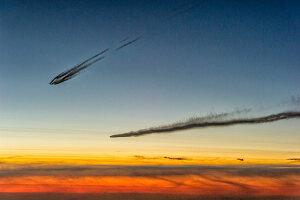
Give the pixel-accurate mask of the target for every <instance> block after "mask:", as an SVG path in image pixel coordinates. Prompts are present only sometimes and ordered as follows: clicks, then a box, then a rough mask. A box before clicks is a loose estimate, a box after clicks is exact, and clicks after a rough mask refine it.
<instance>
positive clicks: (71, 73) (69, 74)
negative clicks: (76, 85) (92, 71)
mask: <svg viewBox="0 0 300 200" xmlns="http://www.w3.org/2000/svg"><path fill="white" fill-rule="evenodd" d="M108 50H109V49H105V50H103V51H101V52H100V53H97V54H96V55H94V56H92V57H90V58H88V59H86V60H85V61H83V62H81V63H79V64H78V65H76V66H74V67H72V68H71V69H69V70H67V71H65V72H62V73H60V74H59V75H57V76H56V77H55V78H54V79H52V80H51V81H50V83H49V84H50V85H57V84H60V83H62V82H65V81H67V80H70V79H72V78H74V77H75V76H76V75H78V73H79V72H80V71H82V70H83V69H85V68H87V67H89V66H90V65H92V64H94V63H95V62H97V61H99V60H101V59H103V58H104V56H101V57H99V58H97V57H98V56H100V55H102V54H104V53H105V52H106V51H108ZM95 58H97V59H95ZM93 59H95V60H93ZM90 61H91V62H90Z"/></svg>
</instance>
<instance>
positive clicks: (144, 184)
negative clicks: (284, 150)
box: [0, 164, 300, 199]
mask: <svg viewBox="0 0 300 200" xmlns="http://www.w3.org/2000/svg"><path fill="white" fill-rule="evenodd" d="M0 167H1V171H0V188H1V189H2V192H5V191H6V192H9V191H10V192H11V191H18V192H23V191H26V192H28V191H32V192H67V193H72V192H74V193H81V192H85V193H87V192H94V193H109V192H113V193H119V192H126V193H128V192H139V193H144V194H145V193H169V194H170V193H171V194H175V193H177V194H202V195H203V194H205V195H210V196H215V195H232V194H233V193H234V194H238V195H250V194H251V195H256V196H257V195H270V194H271V195H300V193H299V190H297V188H299V187H300V182H299V180H300V166H299V165H293V166H291V165H243V167H241V166H203V165H197V166H183V165H176V166H170V165H169V166H168V165H164V166H159V165H157V166H107V165H106V166H101V165H94V166H92V165H82V166H77V165H68V166H67V165H65V166H63V165H61V166H55V165H32V164H31V165H29V164H27V165H20V166H18V165H15V166H7V167H3V166H0ZM257 180H259V181H257ZM116 183H117V184H116ZM270 183H271V185H270ZM0 195H1V192H0ZM4 199H6V198H4Z"/></svg>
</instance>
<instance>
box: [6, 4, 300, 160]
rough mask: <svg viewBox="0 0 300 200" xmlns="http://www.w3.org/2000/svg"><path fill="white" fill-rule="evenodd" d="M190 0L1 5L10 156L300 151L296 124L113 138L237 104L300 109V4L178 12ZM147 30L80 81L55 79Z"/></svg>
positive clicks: (230, 155)
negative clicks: (298, 100)
mask: <svg viewBox="0 0 300 200" xmlns="http://www.w3.org/2000/svg"><path fill="white" fill-rule="evenodd" d="M184 2H188V1H173V0H172V1H170V0H169V1H121V0H120V1H30V2H28V1H1V3H0V13H1V18H0V44H1V45H0V60H1V65H0V66H1V67H0V110H1V114H0V137H1V140H0V146H1V147H0V155H1V156H2V157H3V158H4V157H9V156H31V157H35V156H36V157H47V156H54V157H59V156H66V155H68V156H75V157H76V156H79V157H81V156H83V155H84V156H89V157H95V156H96V157H103V158H105V159H106V158H108V159H111V158H112V157H113V158H114V159H119V157H126V158H128V157H129V158H130V159H131V160H132V159H133V160H135V157H134V156H135V155H142V156H150V157H151V156H152V157H153V156H154V157H157V156H158V157H160V158H161V157H163V156H179V157H180V156H185V157H192V158H197V159H202V160H203V158H207V159H208V161H207V162H208V163H210V162H211V163H215V161H213V160H214V159H215V158H218V159H220V160H221V161H220V163H222V164H224V163H225V164H226V163H229V164H231V163H238V162H239V161H236V158H237V157H246V158H249V159H250V160H251V159H252V161H251V162H253V163H260V162H263V163H273V162H275V163H278V162H279V163H281V162H283V163H286V162H292V161H286V159H287V158H291V157H300V148H299V147H300V135H299V130H300V126H299V122H298V120H296V119H294V120H289V121H281V122H276V123H272V124H263V125H262V124H260V125H249V126H248V125H247V126H234V127H225V128H208V129H194V130H187V131H180V132H176V133H172V134H162V135H151V136H147V137H140V138H120V139H117V138H116V139H110V138H109V135H111V134H117V133H122V132H128V131H131V130H138V129H141V128H147V127H151V126H156V125H161V124H166V123H172V122H174V121H180V120H182V119H186V118H188V117H192V116H203V115H206V114H209V113H211V112H214V113H220V112H230V111H232V110H234V109H236V108H253V112H254V114H255V115H263V114H266V113H274V112H278V111H284V110H295V109H298V108H299V105H298V108H297V105H291V104H290V103H289V100H290V98H291V96H293V95H294V96H299V95H300V91H299V85H300V78H299V77H300V68H299V64H300V57H299V52H300V37H299V35H300V12H299V6H300V3H299V2H298V1H264V2H261V1H252V0H251V1H243V2H240V1H202V3H201V4H200V5H199V7H197V8H195V9H193V10H191V11H190V12H187V13H185V14H183V15H178V16H175V17H172V18H169V16H170V15H171V14H172V9H174V8H177V7H178V6H180V5H181V4H182V3H184ZM194 2H197V1H194ZM192 3H193V2H191V4H192ZM140 35H141V36H142V37H141V39H140V40H138V41H137V42H135V43H133V44H132V45H130V46H127V47H125V48H123V49H122V50H120V51H111V52H110V53H109V54H108V56H107V57H106V58H105V59H103V60H102V61H99V62H97V63H96V64H94V65H92V66H91V67H89V68H88V69H86V70H85V71H84V72H83V73H81V74H80V75H79V76H77V77H75V78H74V79H72V80H69V81H67V82H64V83H62V84H60V85H55V86H53V85H49V84H48V83H49V82H50V80H51V79H52V78H54V77H55V76H56V75H57V74H59V73H60V72H62V71H64V70H66V69H69V68H71V67H72V66H74V65H75V64H78V63H80V62H81V61H83V60H85V59H86V58H88V57H90V56H92V55H94V54H96V53H97V52H99V51H101V50H103V49H105V48H116V47H118V46H119V45H120V44H122V42H121V41H122V40H123V39H124V38H126V37H128V36H129V37H130V38H132V39H134V38H136V37H137V36H140ZM32 159H34V158H32ZM210 159H212V160H210ZM256 159H260V160H259V161H258V160H256ZM246 160H247V159H246ZM274 160H275V161H274ZM11 162H13V161H11ZM20 162H21V161H20ZM24 162H25V161H24ZM122 162H125V161H122V160H121V161H118V163H119V164H120V163H122ZM163 162H164V161H163ZM166 162H167V161H166ZM168 162H169V161H168ZM150 163H151V162H150ZM154 163H155V162H154ZM196 163H201V161H199V162H198V161H197V162H196ZM204 163H206V161H205V162H204ZM126 164H128V162H127V163H126ZM129 164H130V163H129Z"/></svg>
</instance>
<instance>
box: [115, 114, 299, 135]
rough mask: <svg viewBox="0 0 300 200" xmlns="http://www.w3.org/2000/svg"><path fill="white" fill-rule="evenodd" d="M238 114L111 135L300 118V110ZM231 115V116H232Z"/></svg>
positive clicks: (215, 116) (144, 133) (221, 115)
mask: <svg viewBox="0 0 300 200" xmlns="http://www.w3.org/2000/svg"><path fill="white" fill-rule="evenodd" d="M234 114H236V113H235V112H233V113H222V114H217V115H209V116H206V117H199V118H191V119H189V120H187V121H184V122H180V123H174V124H171V125H165V126H159V127H151V128H147V129H141V130H138V131H131V132H128V133H122V134H116V135H111V136H110V137H111V138H116V137H136V136H142V135H149V134H153V133H165V132H175V131H180V130H187V129H193V128H206V127H223V126H233V125H239V124H240V125H241V124H261V123H270V122H275V121H279V120H284V119H292V118H300V112H282V113H277V114H272V115H267V116H262V117H253V118H242V117H239V118H233V117H232V116H234ZM230 117H231V118H230Z"/></svg>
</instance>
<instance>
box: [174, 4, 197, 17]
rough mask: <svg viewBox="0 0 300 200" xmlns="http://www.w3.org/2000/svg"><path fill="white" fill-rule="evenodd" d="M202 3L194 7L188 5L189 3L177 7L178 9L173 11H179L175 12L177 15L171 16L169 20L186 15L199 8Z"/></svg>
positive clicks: (193, 5)
mask: <svg viewBox="0 0 300 200" xmlns="http://www.w3.org/2000/svg"><path fill="white" fill-rule="evenodd" d="M201 3H202V2H197V3H195V4H192V5H188V3H186V4H183V5H181V6H179V7H177V8H175V9H173V11H177V12H175V13H174V14H173V15H171V16H170V17H169V18H173V17H176V16H178V15H182V14H185V13H187V12H189V11H191V10H193V9H195V8H197V7H199V6H200V4H201Z"/></svg>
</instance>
